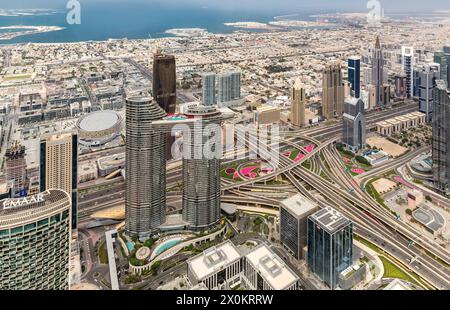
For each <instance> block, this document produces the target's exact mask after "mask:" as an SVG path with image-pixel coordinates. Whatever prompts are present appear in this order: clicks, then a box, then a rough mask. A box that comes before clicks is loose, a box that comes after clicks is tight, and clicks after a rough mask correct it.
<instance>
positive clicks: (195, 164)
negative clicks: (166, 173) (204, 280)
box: [183, 106, 222, 230]
mask: <svg viewBox="0 0 450 310" xmlns="http://www.w3.org/2000/svg"><path fill="white" fill-rule="evenodd" d="M185 114H186V116H188V117H189V118H192V119H195V121H194V122H193V124H192V127H193V130H191V135H190V136H188V135H186V136H185V135H184V133H183V138H184V140H183V152H184V156H183V220H184V221H185V222H187V223H189V226H190V228H191V229H193V230H204V229H208V228H210V227H212V226H214V225H215V224H217V223H218V222H219V220H220V194H221V193H220V163H221V158H222V144H221V139H222V133H221V131H220V132H215V135H214V138H215V142H214V143H211V144H209V149H208V150H209V151H210V152H211V154H208V153H207V152H204V147H205V146H206V143H210V142H211V137H210V136H208V135H204V134H203V131H202V130H203V128H206V126H208V125H209V124H212V123H216V124H218V123H220V122H221V121H222V113H221V112H220V111H219V110H217V109H216V108H215V107H205V106H197V107H191V108H189V110H188V111H187V113H185ZM218 128H220V126H218ZM210 155H211V156H210Z"/></svg>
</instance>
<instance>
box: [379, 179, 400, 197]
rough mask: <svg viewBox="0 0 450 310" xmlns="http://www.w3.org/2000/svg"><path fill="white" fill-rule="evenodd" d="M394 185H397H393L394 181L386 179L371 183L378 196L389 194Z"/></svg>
mask: <svg viewBox="0 0 450 310" xmlns="http://www.w3.org/2000/svg"><path fill="white" fill-rule="evenodd" d="M396 185H397V183H395V182H394V181H391V180H388V179H379V180H377V181H375V182H373V187H374V188H375V190H376V191H377V192H378V193H380V194H384V193H387V192H389V191H390V190H391V189H393V188H394V187H395V186H396Z"/></svg>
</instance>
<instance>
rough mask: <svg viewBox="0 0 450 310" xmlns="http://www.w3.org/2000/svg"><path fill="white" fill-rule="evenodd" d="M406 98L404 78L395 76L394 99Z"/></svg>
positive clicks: (399, 75)
mask: <svg viewBox="0 0 450 310" xmlns="http://www.w3.org/2000/svg"><path fill="white" fill-rule="evenodd" d="M406 97H407V96H406V76H405V75H403V74H398V75H396V76H395V98H397V99H400V100H405V99H406Z"/></svg>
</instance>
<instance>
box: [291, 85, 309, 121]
mask: <svg viewBox="0 0 450 310" xmlns="http://www.w3.org/2000/svg"><path fill="white" fill-rule="evenodd" d="M305 105H306V96H305V88H304V87H303V86H302V85H301V83H300V80H297V81H296V82H295V84H294V87H292V89H291V123H292V125H294V126H297V127H302V126H304V125H305V124H306V115H305V111H306V107H305Z"/></svg>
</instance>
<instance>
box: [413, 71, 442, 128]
mask: <svg viewBox="0 0 450 310" xmlns="http://www.w3.org/2000/svg"><path fill="white" fill-rule="evenodd" d="M440 71H441V70H440V65H439V64H437V63H433V64H426V65H424V66H423V67H422V68H421V69H420V70H419V80H418V82H419V111H420V112H422V113H425V115H426V118H427V122H431V120H432V117H433V89H434V88H435V87H436V81H437V80H439V78H440Z"/></svg>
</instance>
